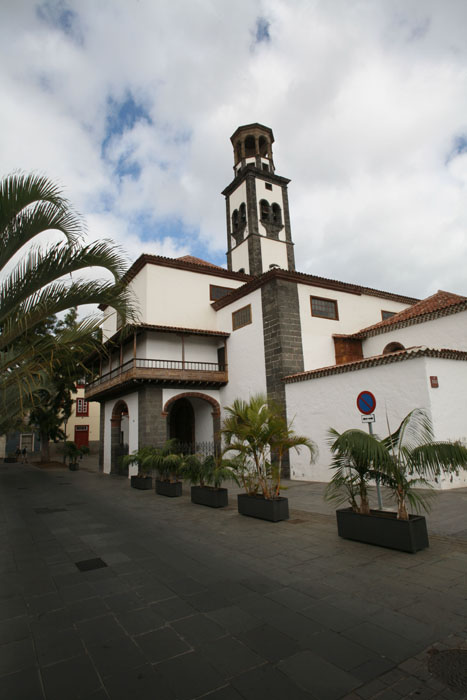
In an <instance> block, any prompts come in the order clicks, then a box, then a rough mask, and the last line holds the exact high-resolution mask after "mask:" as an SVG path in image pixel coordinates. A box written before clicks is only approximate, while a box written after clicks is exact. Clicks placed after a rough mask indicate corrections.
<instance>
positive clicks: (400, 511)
mask: <svg viewBox="0 0 467 700" xmlns="http://www.w3.org/2000/svg"><path fill="white" fill-rule="evenodd" d="M397 519H398V520H408V519H409V513H408V511H407V506H406V503H405V494H404V493H403V492H401V491H400V490H399V491H398V494H397Z"/></svg>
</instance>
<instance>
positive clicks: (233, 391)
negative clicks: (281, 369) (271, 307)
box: [218, 289, 266, 407]
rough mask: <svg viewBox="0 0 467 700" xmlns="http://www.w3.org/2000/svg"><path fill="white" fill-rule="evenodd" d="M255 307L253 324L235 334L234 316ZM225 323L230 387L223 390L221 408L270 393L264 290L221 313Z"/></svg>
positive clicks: (229, 306)
mask: <svg viewBox="0 0 467 700" xmlns="http://www.w3.org/2000/svg"><path fill="white" fill-rule="evenodd" d="M247 304H251V317H252V323H250V324H249V325H248V326H243V328H238V329H237V330H236V331H234V330H232V313H233V312H234V311H237V310H238V309H241V308H242V307H244V306H247ZM218 314H219V315H222V320H221V323H222V325H223V326H224V327H226V328H227V327H228V329H229V330H230V332H231V335H230V338H229V339H228V341H227V363H228V370H229V383H228V384H227V386H225V387H222V388H221V389H220V396H221V406H222V407H223V406H229V405H230V404H232V402H233V401H234V399H236V398H238V397H242V398H244V399H248V397H249V396H251V395H253V394H258V393H265V392H266V369H265V365H264V337H263V311H262V306H261V290H259V289H257V290H255V291H254V292H252V293H251V294H248V295H247V296H244V297H242V298H241V299H238V300H237V301H236V302H234V303H232V304H229V305H228V306H226V307H225V308H223V309H220V310H219V311H218Z"/></svg>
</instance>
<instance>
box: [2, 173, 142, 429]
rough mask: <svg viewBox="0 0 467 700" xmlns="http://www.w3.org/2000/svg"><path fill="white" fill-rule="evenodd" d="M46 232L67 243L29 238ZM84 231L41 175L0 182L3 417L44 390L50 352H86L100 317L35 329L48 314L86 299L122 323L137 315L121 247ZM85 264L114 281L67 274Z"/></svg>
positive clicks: (19, 410)
mask: <svg viewBox="0 0 467 700" xmlns="http://www.w3.org/2000/svg"><path fill="white" fill-rule="evenodd" d="M51 230H53V231H58V232H59V233H60V234H61V235H62V236H63V237H64V239H65V240H64V241H62V242H61V243H52V244H49V245H46V246H42V247H41V246H39V245H37V244H36V243H34V242H33V239H35V238H36V236H38V235H39V234H43V233H45V232H46V231H51ZM84 231H85V228H84V224H83V222H82V219H81V218H80V217H79V216H78V215H77V214H76V213H75V212H74V211H73V208H72V207H71V205H70V203H69V202H68V201H67V199H65V197H64V196H63V194H62V192H61V190H60V188H59V187H58V186H57V185H56V184H54V183H53V182H51V181H50V180H48V179H47V178H46V177H43V176H40V175H36V174H31V175H27V174H23V173H13V174H11V175H8V176H6V177H5V178H4V179H3V180H2V181H0V272H1V274H2V280H1V282H0V401H1V404H0V409H4V410H0V413H1V414H3V415H6V416H8V420H11V416H13V415H18V414H20V413H24V410H25V406H24V402H25V401H26V402H27V401H31V399H32V397H33V396H34V392H35V391H36V390H37V389H38V388H47V370H48V368H49V366H50V360H51V357H52V356H54V355H56V353H57V352H59V353H61V354H62V355H63V356H66V355H67V354H68V355H69V356H70V357H73V349H74V348H76V346H77V345H78V344H79V345H80V346H81V347H89V350H91V349H92V348H93V347H95V345H96V342H97V341H96V338H95V335H96V329H97V328H98V326H99V322H100V319H99V318H98V317H97V316H88V317H86V318H84V319H83V320H81V321H80V322H79V323H78V324H77V325H76V327H75V328H73V329H69V330H64V331H63V332H61V333H59V334H57V335H56V336H51V335H48V336H43V335H41V334H39V333H35V330H36V329H37V328H38V327H39V326H40V325H41V324H43V323H44V321H45V320H46V319H48V318H50V317H51V316H53V315H54V314H57V313H60V312H62V311H66V310H67V309H70V308H72V307H74V306H80V305H83V304H106V305H111V306H112V307H113V308H114V309H115V310H116V311H117V312H118V313H119V314H120V315H121V317H122V319H123V320H124V321H125V320H127V319H132V318H133V317H134V314H135V312H134V309H133V307H132V303H131V299H130V296H129V293H128V290H127V288H126V286H125V285H124V284H122V281H121V280H122V276H123V274H124V272H125V269H126V263H125V260H124V258H123V256H122V253H121V251H120V250H119V249H118V248H116V247H115V245H114V244H113V243H112V242H111V241H107V240H103V241H98V242H96V243H90V244H83V242H82V236H83V234H84ZM25 247H26V249H25ZM90 267H102V268H105V269H106V270H108V271H109V272H110V273H111V274H112V276H113V280H109V281H104V280H102V279H96V280H91V281H86V280H83V279H74V278H73V277H72V275H73V273H77V272H80V271H82V270H88V268H90ZM6 407H8V411H6V410H5V409H6ZM1 431H2V426H1V425H0V432H1Z"/></svg>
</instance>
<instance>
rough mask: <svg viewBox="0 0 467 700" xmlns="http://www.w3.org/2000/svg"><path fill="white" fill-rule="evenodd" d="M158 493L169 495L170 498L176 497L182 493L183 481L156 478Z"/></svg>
mask: <svg viewBox="0 0 467 700" xmlns="http://www.w3.org/2000/svg"><path fill="white" fill-rule="evenodd" d="M156 493H158V494H159V495H160V496H168V497H169V498H176V497H177V496H181V495H182V482H181V481H173V482H172V481H159V479H156Z"/></svg>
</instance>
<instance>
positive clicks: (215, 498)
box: [191, 486, 229, 508]
mask: <svg viewBox="0 0 467 700" xmlns="http://www.w3.org/2000/svg"><path fill="white" fill-rule="evenodd" d="M191 502H192V503H196V504H197V505H200V506H209V507H210V508H224V507H225V506H228V505H229V496H228V491H227V489H221V488H219V489H216V488H214V487H212V486H192V487H191Z"/></svg>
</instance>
